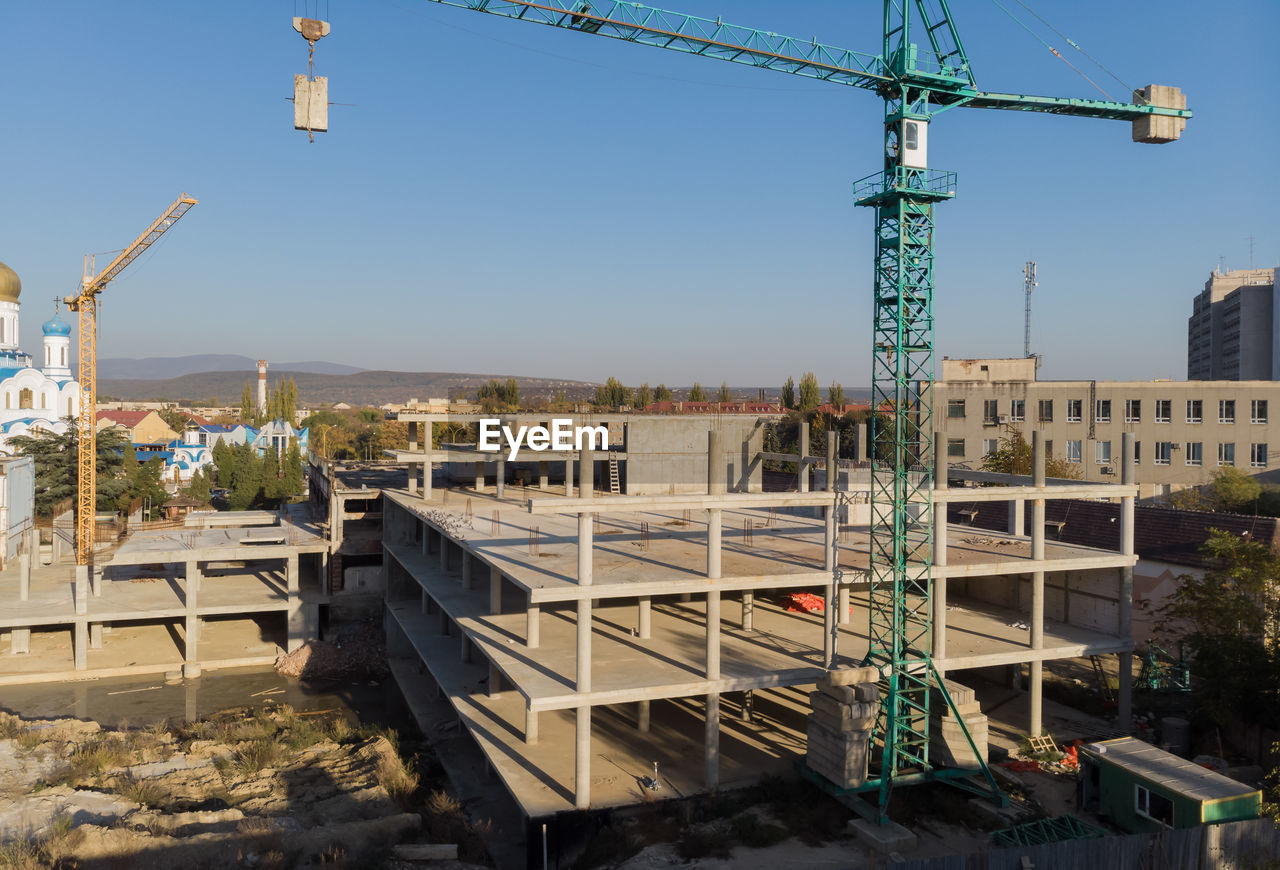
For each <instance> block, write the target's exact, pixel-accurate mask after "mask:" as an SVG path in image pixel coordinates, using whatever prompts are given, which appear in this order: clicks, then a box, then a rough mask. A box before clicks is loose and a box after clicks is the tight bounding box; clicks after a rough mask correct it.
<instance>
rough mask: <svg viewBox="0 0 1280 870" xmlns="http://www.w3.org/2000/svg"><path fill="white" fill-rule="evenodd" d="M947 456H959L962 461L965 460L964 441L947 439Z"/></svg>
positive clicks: (961, 439)
mask: <svg viewBox="0 0 1280 870" xmlns="http://www.w3.org/2000/svg"><path fill="white" fill-rule="evenodd" d="M947 455H948V456H959V457H960V458H961V459H963V458H964V439H963V438H948V439H947Z"/></svg>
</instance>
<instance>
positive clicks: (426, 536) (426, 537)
mask: <svg viewBox="0 0 1280 870" xmlns="http://www.w3.org/2000/svg"><path fill="white" fill-rule="evenodd" d="M419 525H421V526H422V558H423V559H424V560H425V559H426V558H427V556H429V555H431V526H429V525H427V524H426V523H419Z"/></svg>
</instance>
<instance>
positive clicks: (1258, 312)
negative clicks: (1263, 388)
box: [1187, 269, 1280, 381]
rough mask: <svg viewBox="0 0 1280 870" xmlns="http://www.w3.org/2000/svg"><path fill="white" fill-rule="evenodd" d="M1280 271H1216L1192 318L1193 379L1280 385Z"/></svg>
mask: <svg viewBox="0 0 1280 870" xmlns="http://www.w3.org/2000/svg"><path fill="white" fill-rule="evenodd" d="M1277 272H1280V269H1235V270H1232V271H1230V272H1214V273H1213V274H1212V275H1210V276H1209V280H1208V281H1206V282H1205V283H1204V290H1203V291H1201V292H1200V293H1199V294H1197V295H1196V298H1195V302H1194V303H1193V307H1192V312H1191V316H1190V317H1189V318H1187V379H1188V380H1192V381H1265V380H1271V381H1280V351H1277V350H1276V347H1277V340H1280V300H1277V299H1276V294H1277V292H1278V291H1277V290H1276V286H1277V282H1276V273H1277Z"/></svg>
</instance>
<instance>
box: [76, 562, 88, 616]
mask: <svg viewBox="0 0 1280 870" xmlns="http://www.w3.org/2000/svg"><path fill="white" fill-rule="evenodd" d="M75 595H76V614H77V615H84V614H86V613H88V612H89V566H88V565H77V566H76V583H75Z"/></svg>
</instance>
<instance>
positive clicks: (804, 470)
mask: <svg viewBox="0 0 1280 870" xmlns="http://www.w3.org/2000/svg"><path fill="white" fill-rule="evenodd" d="M808 457H809V424H808V423H806V422H804V421H803V420H801V421H800V454H799V457H798V463H797V464H798V466H799V473H798V474H797V476H796V488H797V489H798V490H800V492H808V491H809V466H808V465H807V464H806V463H805V459H807V458H808Z"/></svg>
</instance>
